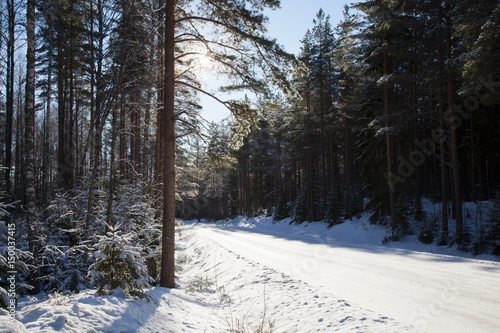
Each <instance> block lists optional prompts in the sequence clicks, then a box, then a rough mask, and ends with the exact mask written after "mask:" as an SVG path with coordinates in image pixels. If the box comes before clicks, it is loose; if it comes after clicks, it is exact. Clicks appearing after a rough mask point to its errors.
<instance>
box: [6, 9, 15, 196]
mask: <svg viewBox="0 0 500 333" xmlns="http://www.w3.org/2000/svg"><path fill="white" fill-rule="evenodd" d="M7 12H8V34H9V38H8V40H7V84H6V89H5V92H6V96H5V97H6V115H5V116H6V118H5V188H6V192H7V194H8V195H10V194H11V182H10V174H11V172H10V170H11V168H12V125H13V117H14V50H15V48H14V38H15V35H14V31H15V14H16V13H15V10H14V0H7Z"/></svg>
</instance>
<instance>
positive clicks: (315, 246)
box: [0, 216, 500, 333]
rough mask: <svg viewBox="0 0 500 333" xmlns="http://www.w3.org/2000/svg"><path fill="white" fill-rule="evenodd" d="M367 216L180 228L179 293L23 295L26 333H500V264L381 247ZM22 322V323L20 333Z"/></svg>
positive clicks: (418, 248)
mask: <svg viewBox="0 0 500 333" xmlns="http://www.w3.org/2000/svg"><path fill="white" fill-rule="evenodd" d="M385 235H386V229H384V228H383V227H380V226H373V225H369V224H368V223H367V222H366V216H364V217H363V218H362V219H360V220H354V221H352V222H350V221H348V222H346V223H344V224H341V225H337V226H334V227H333V228H332V229H327V228H326V225H325V224H321V223H311V224H302V225H299V226H296V225H289V223H288V221H282V222H279V223H272V219H271V218H266V217H256V218H251V219H247V218H243V217H241V218H237V219H236V220H233V221H223V222H219V223H217V224H214V223H196V222H187V223H185V225H184V226H182V227H180V228H179V232H178V237H177V239H178V241H177V247H178V249H177V261H178V266H179V271H178V272H177V278H178V284H179V287H178V288H177V289H174V290H168V289H164V288H159V287H155V288H151V289H150V290H148V291H147V295H148V296H149V299H148V300H134V299H131V298H129V297H127V296H126V295H124V294H123V293H120V292H117V293H116V294H114V295H111V296H105V297H99V296H96V295H95V291H92V290H89V291H85V292H82V293H80V294H77V295H69V296H62V295H51V296H50V298H45V299H32V300H30V299H28V298H23V299H22V300H21V302H20V303H19V309H18V312H17V315H18V319H19V321H20V323H17V324H18V326H17V327H18V328H17V331H16V330H13V326H9V324H8V323H7V316H0V333H1V332H25V331H28V332H54V331H58V332H257V331H259V330H260V332H318V331H319V332H336V331H339V332H405V331H408V332H499V331H500V261H499V260H498V258H497V257H493V256H485V255H483V256H480V257H474V258H472V257H471V256H470V255H467V254H465V253H462V252H458V251H456V250H454V249H448V248H446V247H444V248H443V247H437V246H435V245H424V244H421V243H419V242H418V241H417V240H416V239H415V237H408V238H407V239H405V240H404V241H402V242H395V243H390V244H388V245H382V244H381V240H382V239H383V237H384V236H385ZM21 323H22V324H23V325H21Z"/></svg>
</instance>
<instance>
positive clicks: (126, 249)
mask: <svg viewBox="0 0 500 333" xmlns="http://www.w3.org/2000/svg"><path fill="white" fill-rule="evenodd" d="M278 5H279V1H274V0H251V1H237V2H233V1H229V2H214V1H208V0H201V1H184V0H183V1H163V0H158V1H146V0H144V1H142V0H141V1H128V0H116V1H102V0H89V1H73V0H71V1H66V0H64V1H63V0H50V1H42V2H36V3H35V2H34V1H31V0H30V1H15V0H13V1H6V2H4V1H2V2H1V6H2V10H1V13H2V14H1V20H0V31H1V39H0V41H1V44H0V49H1V55H2V64H1V65H2V66H1V73H0V78H1V80H2V81H1V82H2V89H1V90H0V92H1V96H0V97H1V104H0V106H1V116H2V122H1V124H2V125H1V130H2V136H1V138H2V145H1V157H0V165H1V166H2V170H1V172H2V175H3V177H2V179H1V180H2V188H1V193H2V206H1V207H0V208H1V210H0V213H1V216H2V217H3V220H4V221H5V223H2V224H1V228H2V234H1V250H0V256H1V257H0V259H1V260H0V269H1V272H2V278H1V281H0V282H1V287H2V288H1V289H0V291H1V292H2V293H1V303H2V306H5V305H6V302H8V300H7V294H6V293H4V292H3V291H5V290H6V286H7V281H6V280H5V279H6V278H7V275H6V274H4V273H6V272H8V271H16V272H17V274H19V276H18V277H16V279H17V280H16V281H18V282H19V283H17V284H16V286H17V287H18V288H19V289H23V288H28V287H29V286H28V285H26V284H23V283H21V282H22V281H28V283H29V285H31V287H32V288H33V290H34V292H38V291H40V290H42V291H51V290H72V291H79V290H82V289H84V288H88V287H91V286H95V287H97V288H98V289H99V292H101V293H106V292H109V290H112V289H114V288H116V287H122V288H123V289H124V290H126V291H128V292H130V293H132V294H137V293H140V291H141V289H142V288H143V287H144V286H146V285H148V284H150V283H159V284H160V285H161V286H164V287H174V286H175V281H174V238H175V237H174V226H175V220H174V216H175V215H174V214H175V200H176V198H177V199H179V200H181V199H182V197H183V196H185V195H186V194H185V193H187V192H189V191H191V192H193V191H194V189H193V186H196V184H195V183H193V184H191V183H189V182H183V181H182V168H183V164H184V163H185V165H191V162H190V161H189V159H190V158H191V157H190V158H186V159H183V158H182V157H184V156H186V157H187V156H191V155H192V148H189V147H188V146H187V145H186V142H188V140H192V139H193V138H198V140H201V138H202V131H201V129H202V128H203V123H202V121H201V118H200V110H201V106H200V105H199V100H198V94H207V95H209V96H210V97H212V98H214V99H216V100H218V101H219V102H220V103H221V104H222V105H223V106H224V107H226V108H228V109H230V110H231V112H233V114H234V115H235V116H236V117H237V119H238V121H239V124H240V127H241V128H246V127H247V123H249V119H250V118H251V112H250V107H249V102H248V101H246V100H244V101H239V100H222V99H220V98H219V97H218V96H217V93H212V92H210V90H209V89H205V87H203V85H202V82H201V80H200V77H199V73H200V72H203V71H204V70H205V68H204V67H203V66H204V64H206V63H211V64H212V65H211V67H214V68H215V69H214V71H217V73H218V74H220V75H223V76H225V77H226V78H228V81H227V82H229V84H228V85H227V86H225V87H223V88H222V89H223V90H224V91H226V92H231V91H234V90H242V89H245V90H250V91H253V92H254V93H256V94H260V95H266V94H268V93H269V90H270V87H269V86H267V85H266V84H264V82H278V81H280V82H283V84H285V83H284V81H283V80H282V78H283V77H284V75H283V74H282V73H281V72H280V66H282V64H283V62H286V61H288V60H292V59H293V57H292V56H290V55H288V54H286V53H285V52H284V51H282V50H281V48H280V47H279V46H278V45H277V44H276V42H275V41H273V40H270V39H268V38H266V37H265V34H264V33H265V24H266V18H265V16H263V14H262V12H263V10H264V9H267V8H270V9H273V8H276V7H277V6H278ZM4 9H6V10H4ZM25 59H26V60H27V61H25ZM285 85H286V84H285ZM200 147H201V146H200ZM200 147H199V148H200ZM200 149H201V148H200ZM200 153H201V151H200ZM200 156H201V155H200ZM176 157H177V167H176V164H175V163H176ZM176 168H178V169H179V170H180V171H179V172H177V171H176ZM176 174H178V177H177V178H179V182H178V186H177V190H178V193H177V194H176V193H175V192H176ZM160 222H161V223H160ZM9 237H10V238H9ZM10 250H12V251H17V252H16V253H17V254H16V255H15V256H13V255H11V254H13V252H9V251H10ZM14 257H16V258H17V262H16V263H13V261H12V260H13V258H14ZM11 259H12V260H11ZM14 261H15V260H14ZM11 263H12V265H14V266H15V267H14V266H12V265H11ZM16 265H17V266H16ZM4 287H5V288H4Z"/></svg>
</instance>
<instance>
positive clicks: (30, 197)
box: [24, 0, 38, 292]
mask: <svg viewBox="0 0 500 333" xmlns="http://www.w3.org/2000/svg"><path fill="white" fill-rule="evenodd" d="M26 17H27V21H26V35H27V56H26V104H25V114H24V117H25V118H24V119H25V126H26V127H25V130H24V135H25V140H26V141H25V143H26V169H25V170H26V220H27V223H28V240H29V249H30V252H32V253H33V257H34V258H36V251H37V249H36V246H35V237H34V235H35V234H34V231H35V223H36V221H37V214H36V209H35V1H34V0H28V7H27V10H26ZM30 280H32V283H34V286H35V292H38V288H37V285H38V283H37V280H36V277H35V276H32V278H31V279H30Z"/></svg>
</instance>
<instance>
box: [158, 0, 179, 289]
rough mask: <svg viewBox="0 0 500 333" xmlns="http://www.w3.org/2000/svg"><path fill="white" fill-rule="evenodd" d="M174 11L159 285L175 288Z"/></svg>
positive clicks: (168, 19) (169, 34)
mask: <svg viewBox="0 0 500 333" xmlns="http://www.w3.org/2000/svg"><path fill="white" fill-rule="evenodd" d="M175 8H176V0H171V1H167V2H166V6H165V77H164V79H165V86H164V89H165V90H164V91H165V92H164V117H163V122H164V128H163V129H164V135H165V137H164V139H165V143H164V147H163V148H164V162H163V235H162V262H161V272H160V286H161V287H166V288H175V271H174V270H175V128H174V125H175V123H174V121H175V111H174V101H175V55H174V49H175V40H174V39H175V16H174V13H175Z"/></svg>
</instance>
